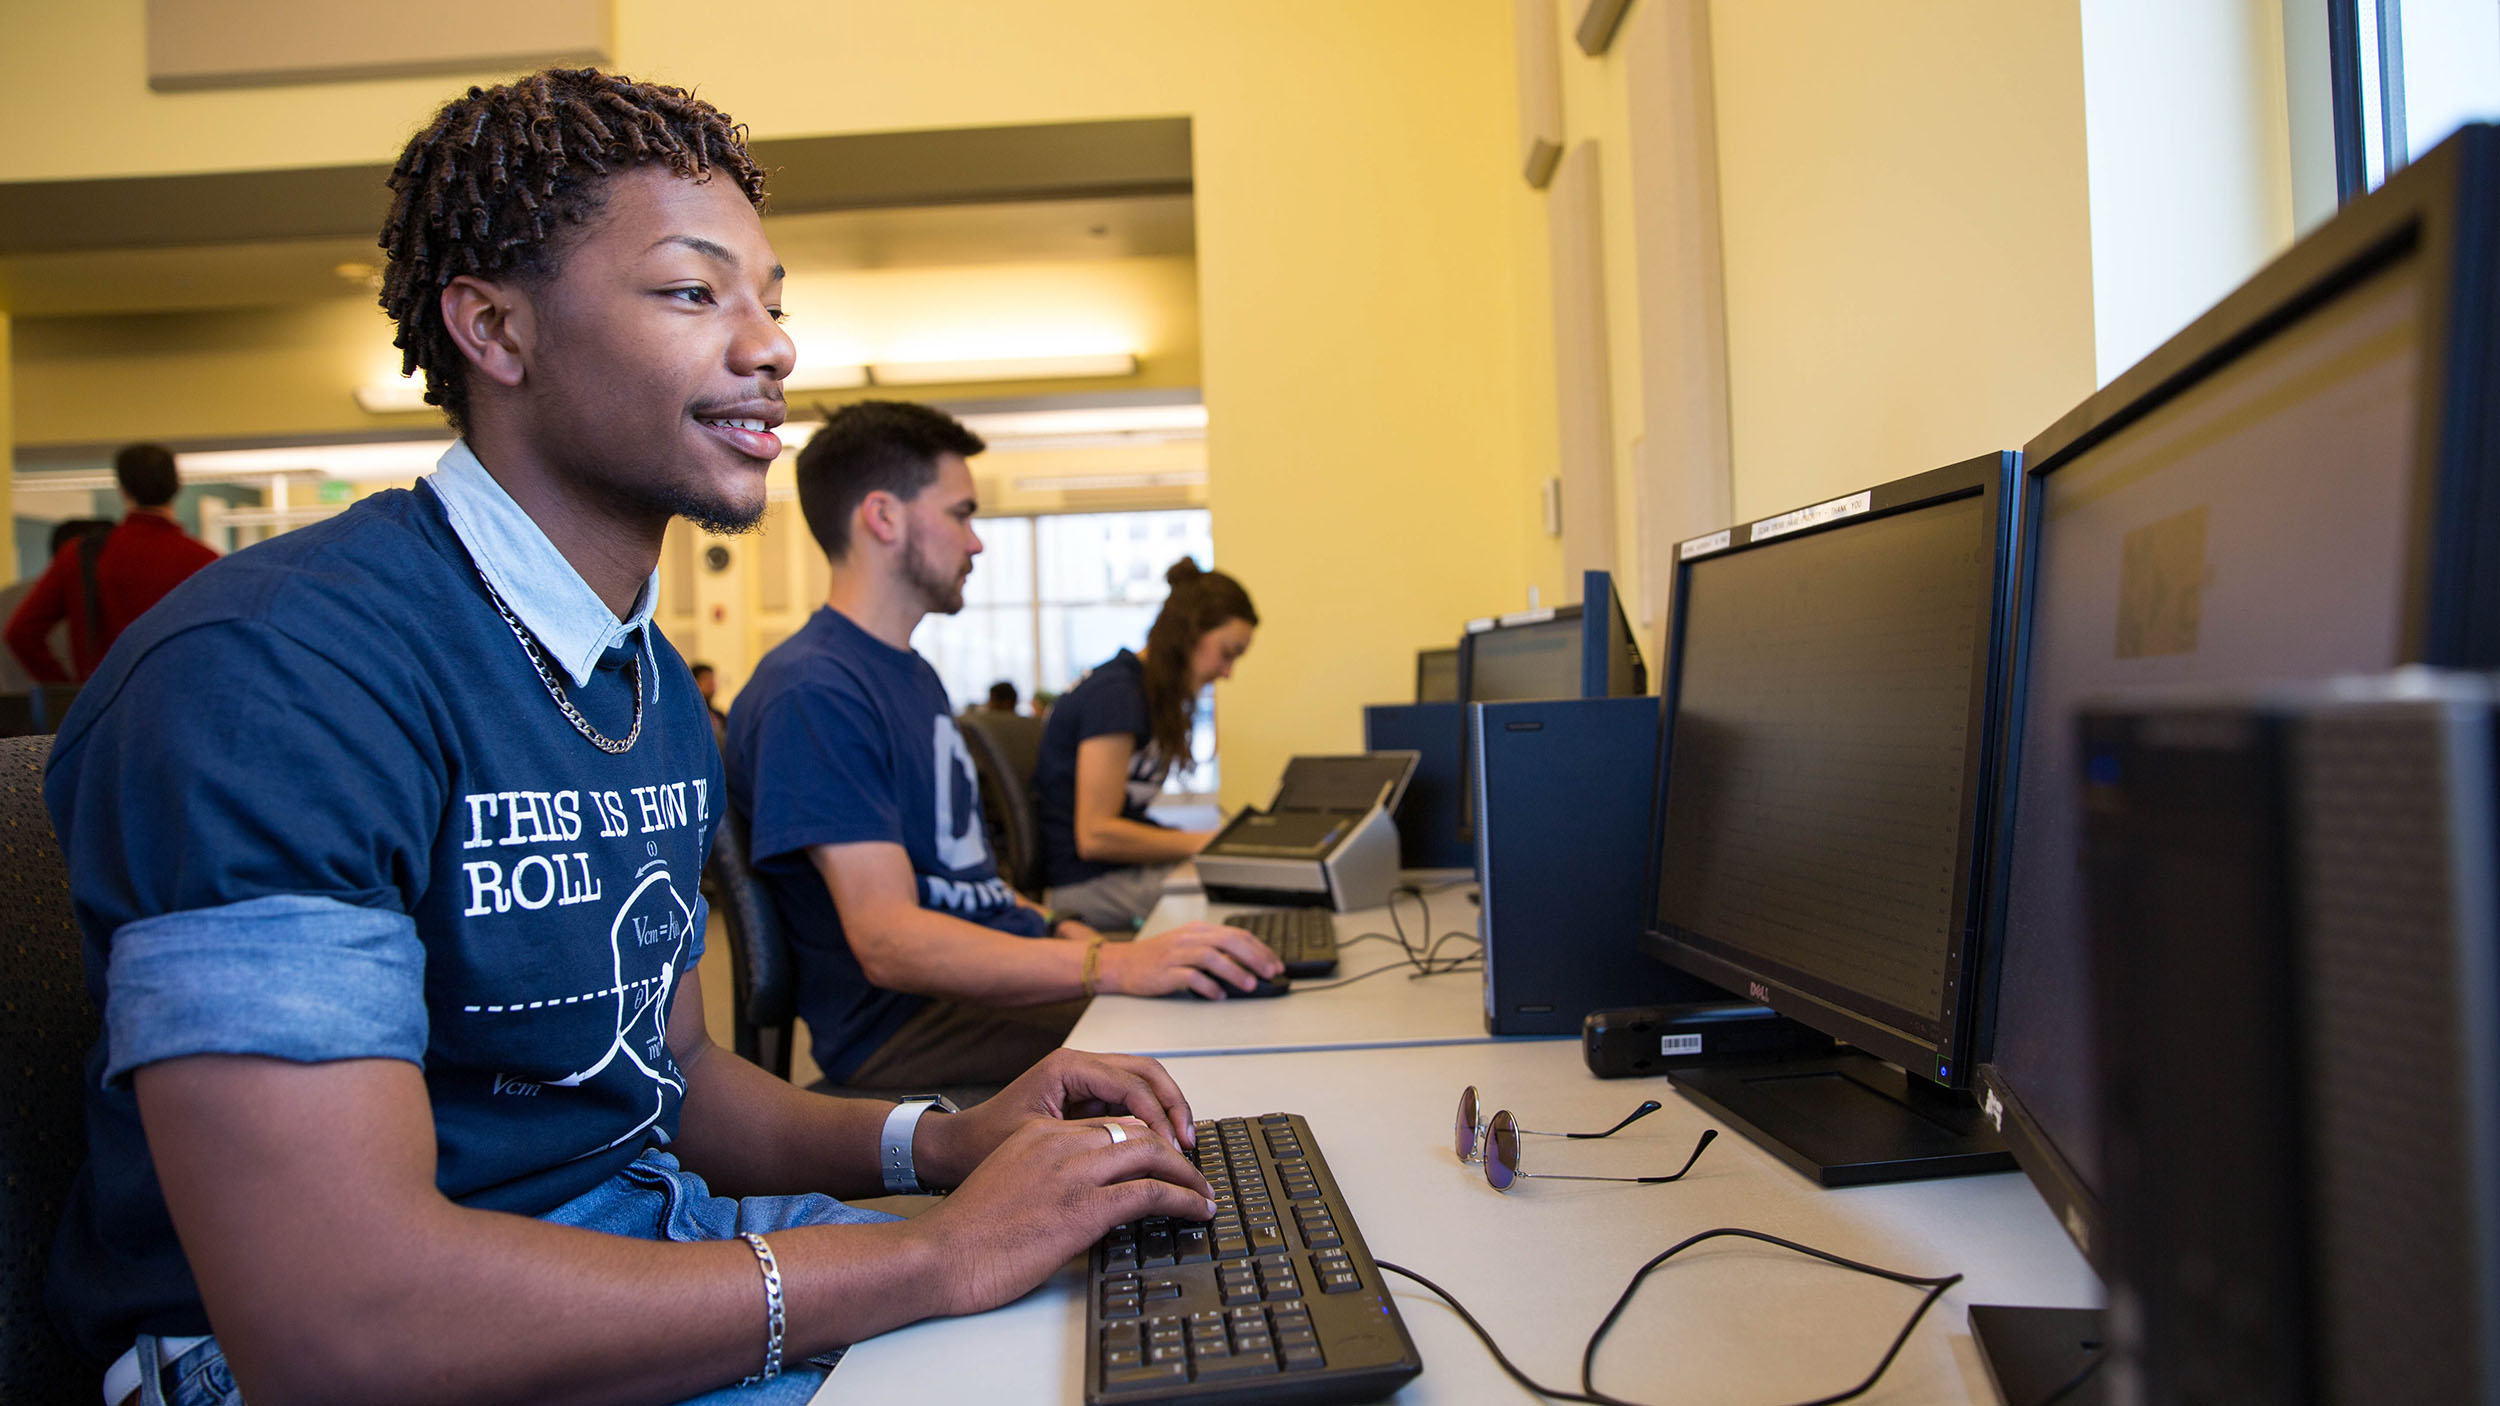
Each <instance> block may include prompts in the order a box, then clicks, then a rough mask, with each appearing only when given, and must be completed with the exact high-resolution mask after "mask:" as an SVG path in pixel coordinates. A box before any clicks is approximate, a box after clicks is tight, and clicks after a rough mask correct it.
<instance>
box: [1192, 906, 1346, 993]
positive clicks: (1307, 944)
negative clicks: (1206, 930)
mask: <svg viewBox="0 0 2500 1406" xmlns="http://www.w3.org/2000/svg"><path fill="white" fill-rule="evenodd" d="M1216 921H1217V922H1219V923H1223V924H1225V925H1227V926H1229V927H1236V928H1239V929H1241V930H1242V931H1244V932H1246V933H1248V934H1250V935H1251V936H1252V937H1255V938H1257V939H1258V940H1259V941H1260V942H1261V943H1263V944H1265V945H1266V947H1267V950H1268V951H1270V952H1273V953H1275V954H1276V958H1277V960H1278V961H1281V962H1283V963H1284V964H1285V975H1287V976H1289V977H1291V976H1326V975H1328V974H1329V973H1330V972H1333V971H1335V970H1336V969H1337V920H1336V918H1335V916H1334V915H1332V914H1330V913H1329V912H1328V910H1327V909H1325V908H1255V909H1251V910H1248V911H1246V912H1233V913H1225V914H1221V915H1219V916H1218V917H1217V918H1216Z"/></svg>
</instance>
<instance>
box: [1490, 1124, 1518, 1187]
mask: <svg viewBox="0 0 2500 1406" xmlns="http://www.w3.org/2000/svg"><path fill="white" fill-rule="evenodd" d="M1518 1171H1519V1125H1518V1124H1517V1123H1514V1122H1512V1121H1511V1117H1510V1115H1509V1114H1508V1113H1496V1114H1494V1115H1493V1125H1492V1126H1491V1127H1490V1128H1487V1129H1486V1130H1485V1141H1484V1179H1485V1180H1486V1181H1489V1182H1491V1183H1493V1189H1494V1190H1495V1191H1508V1190H1510V1183H1511V1179H1512V1177H1514V1176H1516V1175H1517V1174H1518Z"/></svg>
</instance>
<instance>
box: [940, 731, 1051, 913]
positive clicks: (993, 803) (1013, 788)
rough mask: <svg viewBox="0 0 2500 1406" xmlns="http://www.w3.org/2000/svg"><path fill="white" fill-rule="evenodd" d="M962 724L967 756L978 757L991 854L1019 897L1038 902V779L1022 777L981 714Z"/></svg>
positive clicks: (975, 759) (975, 760) (975, 765)
mask: <svg viewBox="0 0 2500 1406" xmlns="http://www.w3.org/2000/svg"><path fill="white" fill-rule="evenodd" d="M1017 721H1026V722H1029V721H1031V720H1030V719H1018V720H1017ZM959 722H960V728H959V730H960V731H961V732H962V733H963V735H964V750H965V751H967V752H970V753H971V754H972V770H973V772H974V774H975V775H976V776H977V777H978V779H979V781H980V783H981V819H982V822H983V823H984V825H986V826H987V828H988V830H989V839H990V853H992V854H993V855H996V856H997V858H998V872H999V875H1000V876H1001V877H1003V878H1004V879H1006V881H1007V882H1008V883H1010V884H1013V885H1015V887H1016V888H1017V890H1018V891H1020V892H1023V893H1027V894H1032V895H1036V896H1038V895H1039V894H1040V893H1041V891H1042V821H1041V817H1040V815H1039V814H1038V813H1036V812H1035V811H1034V809H1033V786H1032V779H1031V777H1030V776H1027V775H1019V774H1018V772H1017V769H1016V764H1015V761H1014V760H1013V757H1012V755H1011V754H1010V752H1009V750H1008V746H1009V744H1007V743H1004V742H1002V741H1001V740H1000V738H999V734H998V730H997V729H995V728H993V727H992V726H991V725H990V723H989V722H988V720H986V719H984V718H983V717H982V716H981V711H980V710H979V709H977V708H976V709H974V710H973V711H972V712H969V713H966V714H965V715H964V716H963V717H962V718H961V719H960V720H959Z"/></svg>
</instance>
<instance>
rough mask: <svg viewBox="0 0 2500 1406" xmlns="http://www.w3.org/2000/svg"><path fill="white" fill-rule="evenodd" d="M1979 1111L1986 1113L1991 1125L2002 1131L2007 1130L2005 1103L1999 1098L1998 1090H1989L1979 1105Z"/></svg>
mask: <svg viewBox="0 0 2500 1406" xmlns="http://www.w3.org/2000/svg"><path fill="white" fill-rule="evenodd" d="M1979 1111H1980V1112H1981V1113H1982V1114H1984V1115H1986V1117H1987V1119H1988V1125H1989V1126H1990V1127H1992V1128H1995V1129H1996V1130H1997V1131H1998V1132H2000V1133H2002V1132H2004V1131H2005V1105H2004V1104H2003V1103H2002V1102H2000V1101H1999V1100H1998V1099H1997V1091H1996V1090H1994V1089H1990V1090H1988V1097H1987V1098H1986V1100H1985V1101H1983V1102H1982V1103H1981V1104H1980V1105H1979Z"/></svg>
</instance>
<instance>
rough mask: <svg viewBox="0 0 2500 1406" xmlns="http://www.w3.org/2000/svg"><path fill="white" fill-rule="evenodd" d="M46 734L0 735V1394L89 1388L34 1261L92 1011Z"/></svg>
mask: <svg viewBox="0 0 2500 1406" xmlns="http://www.w3.org/2000/svg"><path fill="white" fill-rule="evenodd" d="M51 750H52V739H51V738H49V737H12V738H9V739H7V740H5V741H0V891H5V892H6V893H7V894H8V895H9V899H10V902H9V906H8V922H7V925H6V928H5V929H4V930H0V961H5V963H6V969H5V971H0V1069H5V1070H7V1071H8V1074H9V1092H8V1102H7V1107H6V1108H5V1109H4V1110H0V1115H4V1116H0V1188H4V1189H5V1194H0V1401H72V1400H86V1401H92V1400H94V1399H95V1390H96V1381H97V1375H98V1374H97V1371H96V1369H95V1368H92V1367H90V1366H88V1365H87V1364H86V1363H85V1362H83V1361H81V1360H80V1359H79V1357H78V1356H77V1355H76V1354H75V1353H74V1352H72V1351H71V1350H70V1347H69V1345H68V1344H67V1343H66V1342H64V1341H62V1339H61V1337H60V1334H59V1333H57V1332H56V1331H54V1329H53V1327H52V1320H51V1319H50V1317H48V1316H47V1315H46V1314H45V1312H44V1306H43V1281H44V1269H45V1266H46V1264H47V1263H48V1262H49V1260H50V1258H51V1254H52V1235H53V1231H54V1229H55V1228H56V1227H57V1226H58V1224H59V1222H60V1219H61V1207H62V1205H63V1203H65V1202H66V1201H67V1200H68V1199H69V1191H70V1184H71V1182H72V1181H73V1180H75V1179H76V1176H77V1173H78V1170H79V1167H80V1166H81V1165H82V1164H83V1163H84V1162H85V1161H86V1159H87V1115H86V1060H87V1051H88V1049H89V1048H90V1047H91V1046H93V1045H94V1044H95V1039H96V1029H97V1018H96V1012H95V1008H94V1007H93V1006H92V1005H90V1004H89V1002H88V1000H87V978H86V973H85V970H84V968H83V965H82V963H81V960H80V956H79V935H78V924H77V921H76V919H75V918H74V917H73V916H72V915H71V911H70V900H69V873H68V871H67V870H66V869H65V868H64V867H63V866H62V863H61V848H60V845H59V843H58V842H56V841H55V840H54V839H53V837H52V818H51V816H49V815H48V814H46V813H45V811H44V808H43V764H44V758H45V757H46V756H47V755H49V754H50V752H51Z"/></svg>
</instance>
